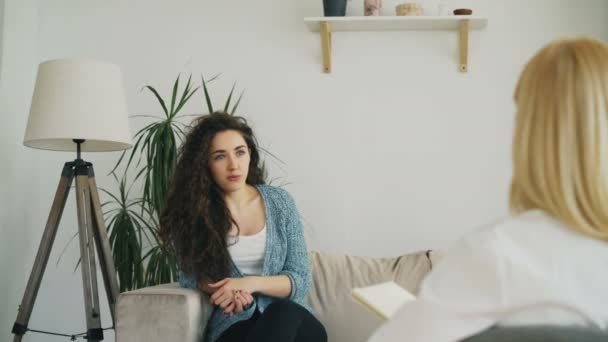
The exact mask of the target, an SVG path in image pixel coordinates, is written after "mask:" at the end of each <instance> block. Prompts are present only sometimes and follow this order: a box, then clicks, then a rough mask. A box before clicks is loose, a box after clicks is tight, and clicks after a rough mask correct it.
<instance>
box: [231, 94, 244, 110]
mask: <svg viewBox="0 0 608 342" xmlns="http://www.w3.org/2000/svg"><path fill="white" fill-rule="evenodd" d="M244 93H245V91H244V90H243V91H242V92H241V95H240V96H239V98H238V99H237V100H236V103H235V104H234V107H232V110H231V111H230V115H234V113H236V109H237V108H238V106H239V104H240V103H241V99H242V98H243V94H244Z"/></svg>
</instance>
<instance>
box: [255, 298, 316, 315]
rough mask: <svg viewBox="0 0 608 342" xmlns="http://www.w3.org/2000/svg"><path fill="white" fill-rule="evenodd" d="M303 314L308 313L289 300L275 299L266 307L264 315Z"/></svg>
mask: <svg viewBox="0 0 608 342" xmlns="http://www.w3.org/2000/svg"><path fill="white" fill-rule="evenodd" d="M305 312H308V310H306V309H305V308H304V307H302V306H301V305H300V304H298V303H296V302H293V301H291V300H289V299H277V300H275V301H273V302H272V303H270V304H269V305H268V307H267V308H266V310H265V312H264V313H280V314H286V313H294V314H303V313H305Z"/></svg>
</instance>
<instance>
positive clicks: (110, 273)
mask: <svg viewBox="0 0 608 342" xmlns="http://www.w3.org/2000/svg"><path fill="white" fill-rule="evenodd" d="M89 189H90V192H91V204H92V206H91V217H92V223H93V235H94V236H95V242H96V246H97V256H98V258H99V266H100V267H101V274H102V276H103V280H104V284H105V288H106V296H107V298H108V304H109V306H110V314H111V315H112V325H113V326H115V325H116V322H115V320H114V306H115V304H116V300H117V299H118V295H119V294H120V290H119V288H118V281H117V280H116V268H115V267H114V258H113V257H112V252H111V250H110V243H109V240H108V233H107V229H106V225H105V222H104V219H103V212H102V211H101V204H100V201H99V193H98V191H97V183H96V182H95V173H94V171H93V165H91V166H90V167H89Z"/></svg>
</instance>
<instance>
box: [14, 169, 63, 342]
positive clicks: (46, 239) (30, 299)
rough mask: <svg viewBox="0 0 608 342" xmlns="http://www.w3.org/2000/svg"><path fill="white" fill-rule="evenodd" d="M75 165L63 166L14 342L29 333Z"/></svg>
mask: <svg viewBox="0 0 608 342" xmlns="http://www.w3.org/2000/svg"><path fill="white" fill-rule="evenodd" d="M73 165H74V163H73V162H68V163H65V165H64V166H63V171H62V173H61V178H60V180H59V185H58V186H57V191H56V192H55V198H54V199H53V205H52V206H51V211H50V213H49V217H48V219H47V221H46V226H45V228H44V234H43V235H42V240H41V241H40V246H39V247H38V252H37V253H36V259H35V261H34V267H33V268H32V273H30V277H29V279H28V281H27V287H26V288H25V293H24V294H23V299H21V305H19V310H18V312H17V319H16V320H15V324H14V325H13V330H12V333H13V334H15V336H14V338H13V342H20V341H21V338H22V337H23V334H25V332H26V331H27V325H28V323H29V321H30V316H31V315H32V309H33V308H34V302H35V301H36V296H37V295H38V289H40V283H41V281H42V276H43V275H44V270H45V269H46V265H47V263H48V261H49V256H50V254H51V248H52V247H53V242H54V241H55V236H56V235H57V228H58V227H59V221H61V215H62V214H63V209H64V208H65V203H66V201H67V198H68V195H69V193H70V187H71V186H72V181H73V179H74V169H73Z"/></svg>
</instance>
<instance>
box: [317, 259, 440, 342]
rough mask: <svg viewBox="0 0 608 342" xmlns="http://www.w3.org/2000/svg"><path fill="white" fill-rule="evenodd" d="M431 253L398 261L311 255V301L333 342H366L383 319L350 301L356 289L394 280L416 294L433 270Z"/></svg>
mask: <svg viewBox="0 0 608 342" xmlns="http://www.w3.org/2000/svg"><path fill="white" fill-rule="evenodd" d="M428 254H429V253H428V252H426V251H424V252H418V253H413V254H408V255H403V256H399V257H395V258H370V257H358V256H350V255H343V254H342V255H331V254H321V253H318V252H311V254H310V261H311V267H312V276H313V283H312V287H311V290H310V294H309V301H310V304H311V306H312V307H313V309H314V310H315V311H316V313H317V316H318V318H319V319H320V320H321V322H322V323H323V325H324V326H325V328H326V330H327V334H328V338H329V341H330V342H357V341H366V340H367V338H368V337H369V336H370V335H371V334H372V332H373V331H374V330H375V329H376V328H377V327H378V326H379V325H380V324H381V323H382V319H381V318H379V317H378V316H377V315H376V314H374V313H372V312H371V311H369V310H368V309H366V308H364V307H363V306H361V305H360V304H357V303H356V302H354V301H353V300H352V298H351V289H352V288H353V287H361V286H369V285H372V284H377V283H381V282H385V281H389V280H394V281H395V282H396V283H397V284H399V285H401V286H403V287H404V288H405V289H407V290H408V291H410V292H412V293H414V294H417V293H418V289H419V286H420V282H421V281H422V278H423V277H424V276H425V275H426V274H427V273H428V272H429V271H430V269H431V261H430V259H429V257H428Z"/></svg>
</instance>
